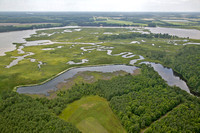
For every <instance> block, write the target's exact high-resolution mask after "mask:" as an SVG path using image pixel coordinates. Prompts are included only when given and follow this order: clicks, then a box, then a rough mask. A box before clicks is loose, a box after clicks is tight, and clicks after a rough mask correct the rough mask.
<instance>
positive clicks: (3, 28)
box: [0, 23, 63, 32]
mask: <svg viewBox="0 0 200 133" xmlns="http://www.w3.org/2000/svg"><path fill="white" fill-rule="evenodd" d="M59 26H63V25H62V24H59V23H55V24H53V23H50V24H33V25H31V24H27V25H17V26H13V25H10V26H0V32H8V31H19V30H30V29H40V28H50V27H59Z"/></svg>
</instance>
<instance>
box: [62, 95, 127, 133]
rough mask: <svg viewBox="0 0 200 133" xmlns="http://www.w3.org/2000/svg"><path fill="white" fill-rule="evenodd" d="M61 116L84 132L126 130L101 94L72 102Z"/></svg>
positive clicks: (112, 132) (121, 132)
mask: <svg viewBox="0 0 200 133" xmlns="http://www.w3.org/2000/svg"><path fill="white" fill-rule="evenodd" d="M59 117H60V118H61V119H64V120H66V121H68V122H71V123H73V124H74V125H76V127H77V128H78V129H79V130H80V131H82V132H83V133H92V132H93V133H94V132H95V133H103V132H105V133H106V132H109V133H123V132H126V131H125V129H124V128H123V127H122V125H121V123H120V121H119V120H118V119H117V117H116V116H115V115H114V113H113V112H112V110H111V109H110V107H109V104H108V102H107V101H106V100H105V99H104V98H101V97H99V96H88V97H83V98H81V99H80V100H78V101H75V102H73V103H71V104H70V105H68V107H67V108H66V109H65V110H64V111H63V112H62V113H61V114H60V115H59ZM88 127H89V128H88Z"/></svg>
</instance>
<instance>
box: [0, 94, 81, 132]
mask: <svg viewBox="0 0 200 133" xmlns="http://www.w3.org/2000/svg"><path fill="white" fill-rule="evenodd" d="M0 132H1V133H22V132H29V133H30V132H37V133H38V132H43V133H45V132H46V133H47V132H56V133H58V132H59V133H66V132H71V133H78V132H79V131H78V129H76V128H75V127H74V126H72V125H71V124H70V123H68V122H65V121H63V120H61V119H59V118H58V117H57V116H56V115H55V114H54V113H53V112H52V111H51V110H49V109H48V108H47V107H46V106H44V105H43V104H41V103H40V102H38V101H36V100H34V99H33V98H31V97H29V96H25V95H19V94H18V93H15V92H11V91H9V92H4V93H2V100H1V101H0Z"/></svg>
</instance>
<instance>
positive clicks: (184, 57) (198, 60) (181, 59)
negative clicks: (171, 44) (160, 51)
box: [164, 45, 200, 96]
mask: <svg viewBox="0 0 200 133" xmlns="http://www.w3.org/2000/svg"><path fill="white" fill-rule="evenodd" d="M166 58H167V57H166ZM164 59H165V58H164ZM165 60H167V59H165ZM168 60H169V59H168ZM164 63H165V64H166V65H167V66H170V67H172V69H173V70H175V71H176V72H178V73H179V74H181V75H182V76H183V78H184V79H186V81H187V84H188V85H189V87H190V89H191V91H192V92H193V93H195V94H196V95H198V96H200V47H199V46H196V45H193V46H190V45H187V46H185V47H184V48H183V49H181V50H179V52H177V53H176V54H175V55H174V56H173V57H172V59H171V60H170V61H165V62H164ZM169 63H170V64H169Z"/></svg>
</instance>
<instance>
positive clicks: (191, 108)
mask: <svg viewBox="0 0 200 133" xmlns="http://www.w3.org/2000/svg"><path fill="white" fill-rule="evenodd" d="M199 104H200V103H198V102H197V101H196V100H195V101H187V102H185V103H183V104H181V105H180V106H179V107H177V108H175V109H173V110H172V111H171V112H170V113H169V114H168V115H167V116H166V117H164V118H163V119H161V120H160V121H156V122H155V123H153V124H152V125H151V126H150V128H148V129H147V130H146V132H145V133H155V132H156V133H166V132H174V133H177V132H180V131H182V132H185V133H199V131H200V121H199V118H200V106H199ZM197 118H198V119H197ZM174 125H176V126H174ZM183 129H184V130H183Z"/></svg>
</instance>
